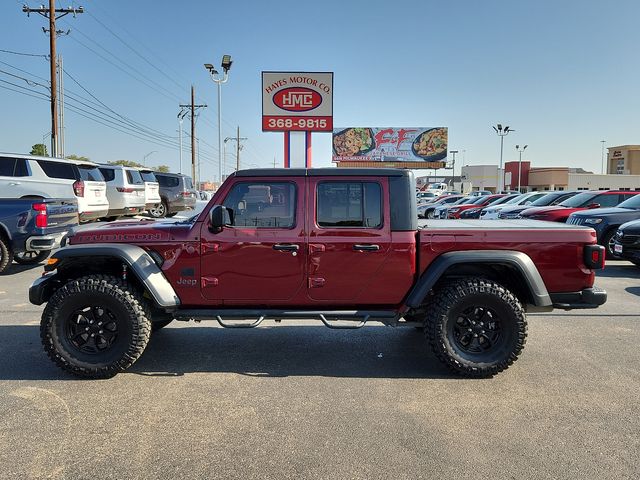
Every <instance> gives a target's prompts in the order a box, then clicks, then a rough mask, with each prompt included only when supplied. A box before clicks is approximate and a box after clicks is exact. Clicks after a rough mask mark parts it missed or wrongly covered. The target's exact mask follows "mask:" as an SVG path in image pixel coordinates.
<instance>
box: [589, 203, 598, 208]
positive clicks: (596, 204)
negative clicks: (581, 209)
mask: <svg viewBox="0 0 640 480" xmlns="http://www.w3.org/2000/svg"><path fill="white" fill-rule="evenodd" d="M587 208H588V209H592V208H600V204H599V203H591V204H589V206H587Z"/></svg>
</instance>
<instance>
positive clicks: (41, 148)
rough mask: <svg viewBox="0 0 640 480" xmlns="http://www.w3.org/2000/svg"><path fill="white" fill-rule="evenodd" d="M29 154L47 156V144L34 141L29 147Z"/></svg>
mask: <svg viewBox="0 0 640 480" xmlns="http://www.w3.org/2000/svg"><path fill="white" fill-rule="evenodd" d="M31 155H40V156H41V157H48V156H49V154H48V153H47V146H46V145H45V144H44V143H36V144H35V145H33V146H32V147H31Z"/></svg>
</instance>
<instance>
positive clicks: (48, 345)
mask: <svg viewBox="0 0 640 480" xmlns="http://www.w3.org/2000/svg"><path fill="white" fill-rule="evenodd" d="M150 335H151V322H150V314H149V310H148V307H147V306H146V303H145V300H144V299H143V298H142V296H141V295H140V294H139V293H138V292H137V291H136V290H135V289H134V288H133V287H132V286H131V285H130V284H128V283H126V282H124V281H122V280H120V279H118V278H116V277H112V276H109V275H89V276H86V277H82V278H79V279H76V280H72V281H70V282H68V283H67V284H66V285H64V286H63V287H62V288H60V289H59V290H58V291H57V292H56V293H55V294H54V295H53V296H52V297H51V299H50V300H49V303H48V304H47V306H46V308H45V309H44V312H43V313H42V321H41V323H40V337H41V339H42V344H43V346H44V349H45V351H46V353H47V355H49V357H50V358H51V360H53V361H54V362H55V363H56V364H57V365H58V366H59V367H60V368H62V369H64V370H67V371H69V372H71V373H73V374H74V375H77V376H81V377H89V378H109V377H112V376H114V375H116V374H117V373H119V372H122V371H124V370H126V369H127V368H129V367H130V366H131V365H132V364H133V363H134V362H135V361H136V360H137V359H138V358H139V357H140V355H142V352H143V351H144V349H145V347H146V346H147V343H148V342H149V336H150Z"/></svg>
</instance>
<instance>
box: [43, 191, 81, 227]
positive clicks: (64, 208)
mask: <svg viewBox="0 0 640 480" xmlns="http://www.w3.org/2000/svg"><path fill="white" fill-rule="evenodd" d="M34 203H39V204H42V203H44V204H45V205H46V211H47V226H46V227H44V228H38V229H37V230H38V233H40V234H42V235H46V234H51V233H58V232H63V231H66V230H70V229H71V228H72V227H74V226H76V225H78V203H77V202H76V200H75V199H62V198H45V199H43V200H41V201H38V202H34ZM34 213H35V212H34Z"/></svg>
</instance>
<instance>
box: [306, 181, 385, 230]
mask: <svg viewBox="0 0 640 480" xmlns="http://www.w3.org/2000/svg"><path fill="white" fill-rule="evenodd" d="M316 198H317V202H316V223H317V225H318V226H319V227H321V228H344V227H351V228H381V227H382V223H383V222H382V188H381V186H380V184H379V183H377V182H349V181H323V182H320V183H318V185H317V192H316Z"/></svg>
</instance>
